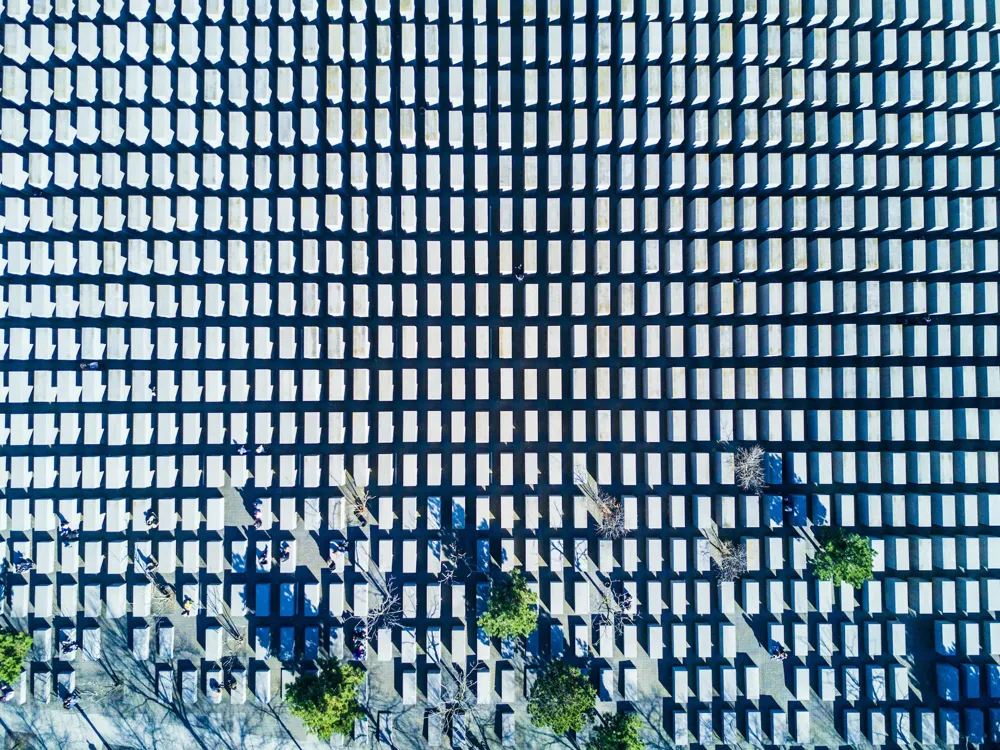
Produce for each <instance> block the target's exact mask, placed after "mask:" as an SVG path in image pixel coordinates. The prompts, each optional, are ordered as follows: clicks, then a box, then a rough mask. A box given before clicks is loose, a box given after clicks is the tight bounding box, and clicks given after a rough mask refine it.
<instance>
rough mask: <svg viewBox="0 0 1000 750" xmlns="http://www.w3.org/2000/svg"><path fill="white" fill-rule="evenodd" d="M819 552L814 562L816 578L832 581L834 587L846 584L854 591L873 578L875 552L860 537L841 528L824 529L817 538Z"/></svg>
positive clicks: (866, 541) (865, 540)
mask: <svg viewBox="0 0 1000 750" xmlns="http://www.w3.org/2000/svg"><path fill="white" fill-rule="evenodd" d="M819 542H820V549H819V552H817V553H816V557H815V559H814V560H813V565H814V566H815V572H816V577H817V578H819V579H820V580H821V581H833V584H834V585H835V586H839V585H840V584H841V583H849V584H850V585H851V586H853V587H854V588H856V589H859V588H861V587H862V586H863V585H864V583H865V581H868V580H871V579H872V578H874V577H875V576H874V573H872V566H873V564H874V562H875V550H873V549H872V545H871V543H870V542H869V541H868V539H866V538H865V537H863V536H861V535H860V534H854V533H850V534H849V533H847V532H846V531H844V530H843V529H842V528H839V527H837V528H834V527H825V528H824V530H823V531H822V532H820V534H819Z"/></svg>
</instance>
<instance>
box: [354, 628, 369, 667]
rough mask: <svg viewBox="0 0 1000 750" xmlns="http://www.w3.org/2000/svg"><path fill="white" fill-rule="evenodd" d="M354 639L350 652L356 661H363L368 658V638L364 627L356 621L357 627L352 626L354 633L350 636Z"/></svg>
mask: <svg viewBox="0 0 1000 750" xmlns="http://www.w3.org/2000/svg"><path fill="white" fill-rule="evenodd" d="M352 640H353V641H354V646H353V648H352V649H351V653H352V655H353V656H354V659H355V660H356V661H364V660H365V659H367V658H368V638H367V635H366V634H365V628H364V626H363V625H362V624H361V623H358V625H357V627H355V628H354V635H353V637H352Z"/></svg>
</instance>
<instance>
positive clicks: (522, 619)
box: [479, 570, 538, 638]
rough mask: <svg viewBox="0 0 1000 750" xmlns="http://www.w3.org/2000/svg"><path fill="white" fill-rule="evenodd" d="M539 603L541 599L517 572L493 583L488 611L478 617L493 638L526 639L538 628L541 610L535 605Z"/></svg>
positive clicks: (482, 626)
mask: <svg viewBox="0 0 1000 750" xmlns="http://www.w3.org/2000/svg"><path fill="white" fill-rule="evenodd" d="M536 601H538V597H537V596H535V593H534V592H533V591H531V590H530V589H529V588H528V582H527V581H525V580H524V576H523V575H521V571H519V570H515V571H514V572H513V573H511V575H510V576H508V577H507V578H505V579H503V580H502V581H499V582H497V581H494V582H493V585H492V587H491V588H490V603H489V608H488V609H487V610H486V613H485V614H484V615H483V616H482V617H480V618H479V626H480V627H481V628H482V629H483V630H485V631H486V632H487V633H488V634H489V635H491V636H493V637H494V638H509V637H511V636H516V635H521V636H524V637H527V636H529V635H531V634H532V633H534V632H535V628H537V627H538V610H536V609H535V608H534V607H533V606H532V605H533V604H534V603H535V602H536Z"/></svg>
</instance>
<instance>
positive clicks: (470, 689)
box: [437, 661, 485, 733]
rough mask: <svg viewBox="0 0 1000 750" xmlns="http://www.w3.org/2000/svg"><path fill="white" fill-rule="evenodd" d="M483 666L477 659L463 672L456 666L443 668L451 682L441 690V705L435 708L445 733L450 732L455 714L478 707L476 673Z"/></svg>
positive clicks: (474, 709)
mask: <svg viewBox="0 0 1000 750" xmlns="http://www.w3.org/2000/svg"><path fill="white" fill-rule="evenodd" d="M483 666H485V664H484V663H483V662H481V661H477V662H476V663H475V664H473V665H472V667H470V668H469V670H468V671H467V672H464V673H463V672H462V670H461V669H460V668H458V667H455V668H454V669H447V668H445V674H447V675H449V676H450V677H451V680H450V683H451V684H450V685H449V686H445V688H444V689H443V690H442V691H441V692H442V695H441V705H440V706H439V707H438V708H437V713H438V714H439V715H440V716H441V721H442V723H443V724H444V731H445V733H448V732H451V730H452V727H453V725H454V722H455V717H456V716H458V715H459V714H462V713H464V714H466V715H471V714H473V713H474V712H475V711H476V709H477V707H478V703H477V702H476V696H475V692H474V691H475V684H476V673H477V672H478V671H479V670H480V668H481V667H483Z"/></svg>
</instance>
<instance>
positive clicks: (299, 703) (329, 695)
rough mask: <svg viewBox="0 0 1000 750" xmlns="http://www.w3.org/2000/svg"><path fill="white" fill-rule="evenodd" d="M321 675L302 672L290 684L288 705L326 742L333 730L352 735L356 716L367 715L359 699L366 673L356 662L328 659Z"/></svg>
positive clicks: (322, 666)
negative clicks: (346, 662) (359, 689)
mask: <svg viewBox="0 0 1000 750" xmlns="http://www.w3.org/2000/svg"><path fill="white" fill-rule="evenodd" d="M320 667H321V668H320V671H319V674H300V675H299V676H298V677H297V678H296V680H295V682H293V683H292V684H291V685H289V686H288V705H289V708H290V709H291V712H292V714H293V715H294V716H297V717H298V718H299V719H301V720H302V723H303V724H305V725H306V728H307V729H308V730H309V731H310V732H312V733H313V734H315V735H316V736H317V737H319V739H320V740H322V741H323V742H327V741H329V739H330V738H331V737H332V736H333V734H334V733H337V734H341V735H344V736H345V737H349V736H350V735H351V732H353V731H354V721H355V719H360V718H361V717H363V716H364V715H365V712H364V710H363V709H362V708H361V704H360V703H359V702H358V688H359V687H360V686H361V683H362V682H364V679H365V673H364V670H362V669H361V667H359V666H358V665H356V664H341V663H340V662H338V661H337V660H336V659H329V660H327V661H325V662H323V663H322V664H321V665H320Z"/></svg>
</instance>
